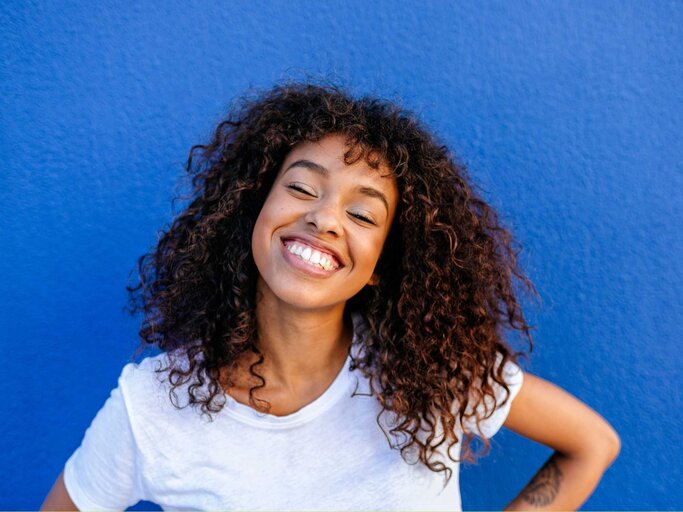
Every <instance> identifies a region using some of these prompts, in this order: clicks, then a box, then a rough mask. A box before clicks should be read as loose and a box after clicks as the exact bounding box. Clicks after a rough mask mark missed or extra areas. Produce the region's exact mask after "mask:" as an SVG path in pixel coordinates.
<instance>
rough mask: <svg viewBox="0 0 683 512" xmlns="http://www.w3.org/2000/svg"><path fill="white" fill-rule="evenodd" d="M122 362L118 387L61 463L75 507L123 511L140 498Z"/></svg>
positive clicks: (130, 368) (135, 448) (139, 475)
mask: <svg viewBox="0 0 683 512" xmlns="http://www.w3.org/2000/svg"><path fill="white" fill-rule="evenodd" d="M132 371H133V365H126V367H125V368H124V369H123V371H122V373H121V377H119V381H118V387H116V388H115V389H114V390H112V392H111V395H110V396H109V398H108V399H107V401H106V402H105V404H104V406H103V407H102V408H101V409H100V410H99V412H98V413H97V415H96V416H95V419H94V420H93V421H92V423H91V424H90V427H89V428H88V429H87V430H86V432H85V436H84V437H83V441H82V442H81V445H80V446H79V447H78V448H77V449H76V451H75V452H74V453H73V455H71V457H70V458H69V460H67V462H66V465H65V466H64V485H65V486H66V489H67V491H68V493H69V496H70V497H71V499H72V501H73V502H74V504H75V505H76V506H77V507H78V508H79V510H104V509H109V510H111V509H114V510H124V509H125V508H127V507H129V506H131V505H134V504H136V503H137V502H138V501H140V500H141V499H143V496H142V490H141V488H142V485H141V471H140V467H139V454H138V449H137V445H136V441H135V436H134V434H133V429H132V428H131V423H130V419H129V411H128V406H127V403H126V402H127V399H126V377H127V376H128V375H129V374H130V373H131V372H132Z"/></svg>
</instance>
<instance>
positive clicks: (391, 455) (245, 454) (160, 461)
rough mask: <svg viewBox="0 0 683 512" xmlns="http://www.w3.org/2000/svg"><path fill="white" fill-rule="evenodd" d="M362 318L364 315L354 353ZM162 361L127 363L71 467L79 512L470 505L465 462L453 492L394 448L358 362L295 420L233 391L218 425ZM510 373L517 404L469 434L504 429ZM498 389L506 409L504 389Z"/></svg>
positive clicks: (517, 378) (513, 370)
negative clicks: (179, 403)
mask: <svg viewBox="0 0 683 512" xmlns="http://www.w3.org/2000/svg"><path fill="white" fill-rule="evenodd" d="M360 321H362V320H360V318H359V317H358V316H354V325H355V328H356V329H355V330H356V335H355V336H354V343H353V346H352V351H354V354H356V353H357V352H356V351H357V350H359V349H358V347H359V346H361V344H359V343H358V325H359V324H358V322H360ZM164 357H166V356H165V354H162V355H159V356H156V357H151V358H146V359H144V360H143V361H142V362H141V363H139V364H128V365H126V366H125V367H124V368H123V371H122V372H121V376H120V378H119V380H118V387H117V388H115V389H114V390H113V391H112V392H111V396H110V397H109V399H108V400H107V401H106V402H105V404H104V406H103V407H102V409H100V411H99V412H98V413H97V415H96V417H95V419H94V420H93V422H92V424H91V425H90V427H89V428H88V430H87V431H86V433H85V436H84V438H83V441H82V443H81V446H80V447H79V448H78V449H77V450H76V451H75V452H74V453H73V455H72V456H71V457H70V458H69V460H68V461H67V462H66V465H65V468H64V483H65V485H66V488H67V491H68V492H69V495H70V496H71V499H72V500H73V502H74V503H75V504H76V506H77V507H78V508H79V509H81V510H84V509H87V510H95V509H118V510H122V509H125V508H127V507H129V506H131V505H134V504H135V503H137V502H138V501H140V500H147V501H151V502H154V503H156V504H158V505H159V506H161V507H162V508H163V509H175V510H179V509H183V510H192V509H193V510H219V509H220V510H461V500H460V484H459V464H456V463H453V462H452V461H450V459H448V458H444V459H442V460H444V462H446V464H448V466H449V467H451V468H452V470H453V476H452V478H451V480H450V482H449V483H448V485H447V486H446V487H444V485H443V484H444V476H443V475H444V474H443V473H435V472H432V471H430V470H429V469H428V468H427V467H426V466H424V464H422V463H420V462H418V463H417V464H408V463H407V462H406V461H404V460H403V458H402V457H401V454H400V452H399V451H398V450H397V449H391V448H390V446H389V443H388V441H387V438H386V437H385V435H384V434H383V433H382V431H381V429H380V428H379V426H378V425H377V422H376V418H377V413H378V412H379V411H380V409H381V407H380V406H379V402H378V401H377V398H376V397H374V396H364V395H363V393H367V392H368V391H369V386H368V382H367V379H365V378H364V377H363V376H362V374H361V373H360V371H358V370H356V371H350V370H349V364H350V357H349V358H347V360H346V362H345V364H344V367H343V368H342V370H341V372H340V373H339V374H338V376H337V377H336V378H335V380H334V381H333V382H332V384H331V385H330V387H329V388H327V390H325V392H324V393H323V394H322V395H321V396H320V397H318V398H317V399H316V400H314V401H313V402H311V403H310V404H308V405H306V406H305V407H303V408H302V409H300V410H298V411H297V412H295V413H292V414H289V415H287V416H273V415H269V414H262V413H259V412H257V411H255V410H254V409H252V408H250V407H247V406H246V405H243V404H241V403H239V402H237V401H236V400H234V399H233V398H232V397H230V396H229V395H226V404H225V407H224V408H223V409H222V410H221V412H219V413H215V414H214V415H213V418H214V419H213V421H208V420H207V419H206V418H205V417H202V416H201V415H200V414H199V413H198V412H197V410H195V409H193V408H192V407H187V408H185V409H181V410H179V409H176V408H175V407H174V406H173V405H172V404H171V402H170V400H169V396H168V389H169V388H168V384H167V383H165V382H164V383H162V382H160V381H159V376H158V375H157V374H156V373H155V372H154V369H155V368H156V365H157V363H158V362H160V361H161V360H163V358H164ZM505 373H506V376H507V377H506V378H507V380H506V382H507V383H508V384H509V386H510V391H511V395H510V399H509V400H508V401H507V402H506V403H505V404H504V405H502V406H498V407H497V409H496V410H495V412H494V413H493V415H492V416H491V417H490V418H488V419H486V420H484V421H482V422H481V424H480V425H481V433H479V432H476V431H475V428H474V423H473V421H472V422H470V423H469V424H466V430H468V431H471V432H473V433H476V434H478V435H479V434H480V435H483V436H484V437H487V438H489V437H491V436H493V435H494V434H495V433H496V432H497V431H498V430H499V429H500V427H501V426H502V424H503V422H504V421H505V418H506V417H507V414H508V411H509V408H510V404H511V402H512V399H513V398H514V397H515V396H516V394H517V392H518V391H519V389H520V387H521V384H522V380H523V373H522V371H521V369H520V368H519V366H517V365H515V364H514V363H508V366H506V368H505ZM185 389H186V388H184V387H181V388H179V389H178V390H177V392H178V396H179V397H181V398H182V393H183V392H185ZM495 390H496V395H497V397H498V398H497V400H496V404H498V403H500V402H501V401H502V400H503V398H504V397H505V394H504V391H503V388H502V387H499V386H496V387H495ZM354 392H355V393H354ZM352 395H353V396H352ZM488 404H489V406H490V405H494V404H492V403H491V402H490V401H489V402H488ZM383 418H385V416H383ZM390 422H391V420H383V424H384V425H389V424H390ZM458 428H459V427H458ZM385 430H386V431H387V432H388V428H386V427H385ZM458 437H459V438H460V439H462V433H461V431H460V430H458ZM392 441H393V438H392ZM444 444H445V443H444ZM459 445H460V443H458V445H457V446H458V447H459ZM454 452H455V453H456V455H458V456H459V452H460V450H459V448H458V449H454V450H452V453H454Z"/></svg>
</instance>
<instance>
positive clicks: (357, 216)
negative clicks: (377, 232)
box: [349, 213, 375, 226]
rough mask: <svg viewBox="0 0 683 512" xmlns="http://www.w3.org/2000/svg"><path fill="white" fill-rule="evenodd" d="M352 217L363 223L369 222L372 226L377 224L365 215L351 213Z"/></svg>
mask: <svg viewBox="0 0 683 512" xmlns="http://www.w3.org/2000/svg"><path fill="white" fill-rule="evenodd" d="M349 215H351V217H355V218H356V219H358V220H360V221H362V222H367V223H368V224H372V225H373V226H374V225H375V223H374V222H373V221H372V219H371V218H370V217H366V216H365V215H362V214H360V213H350V214H349Z"/></svg>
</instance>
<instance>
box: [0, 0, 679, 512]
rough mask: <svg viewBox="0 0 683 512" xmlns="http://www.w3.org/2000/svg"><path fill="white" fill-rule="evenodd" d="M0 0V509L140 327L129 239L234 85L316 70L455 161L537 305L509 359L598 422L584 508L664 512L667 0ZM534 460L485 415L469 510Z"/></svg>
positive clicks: (670, 152) (674, 405)
mask: <svg viewBox="0 0 683 512" xmlns="http://www.w3.org/2000/svg"><path fill="white" fill-rule="evenodd" d="M423 4H424V5H422V6H421V7H420V8H419V9H418V8H416V7H415V3H414V2H393V1H391V2H390V1H387V0H383V1H377V2H364V1H335V2H331V1H330V2H300V1H287V2H248V1H231V2H195V3H192V2H180V1H166V2H156V5H155V6H153V5H152V3H151V2H150V3H145V2H129V4H128V5H126V6H125V8H124V6H122V3H120V2H116V3H114V2H85V1H83V0H80V1H77V0H74V1H71V2H55V3H53V2H27V1H22V2H5V3H4V5H3V7H2V8H0V9H1V10H2V12H1V13H0V28H1V29H2V34H3V36H2V37H1V38H0V52H1V53H0V84H1V86H2V100H1V101H0V105H1V107H0V108H1V109H2V121H1V124H0V149H1V151H2V158H1V159H0V162H1V163H0V165H1V166H2V169H1V172H0V218H1V219H2V222H0V235H1V236H0V247H1V251H0V258H1V259H0V270H1V272H2V293H1V295H0V326H1V327H0V336H1V346H0V350H2V354H3V363H4V364H3V366H4V368H5V370H4V372H3V374H2V389H3V396H4V402H5V405H6V408H5V410H4V411H3V413H2V415H0V425H1V427H2V433H3V435H2V436H1V439H0V453H2V454H3V457H2V462H0V474H1V475H2V478H0V508H2V509H8V508H9V509H18V508H37V507H38V506H39V505H40V503H41V502H42V499H43V498H44V496H45V494H46V492H47V491H48V489H49V488H50V486H51V484H52V482H53V480H54V478H55V477H56V476H57V475H58V474H59V472H60V470H61V468H62V465H63V464H64V462H65V461H66V459H67V458H68V456H69V455H70V454H71V452H72V451H73V450H74V449H75V448H76V447H77V446H78V444H79V442H80V439H81V437H82V435H83V432H84V431H85V429H86V427H87V426H88V425H89V423H90V421H91V420H92V418H93V416H94V414H95V412H96V411H97V410H98V409H99V407H100V406H101V405H102V404H103V403H104V400H105V399H106V397H107V396H108V393H109V391H110V389H111V388H112V387H114V386H115V383H116V377H117V375H118V374H119V372H120V370H121V367H122V366H123V364H125V363H126V361H127V360H128V358H129V356H130V355H131V353H132V351H133V350H134V348H135V347H136V346H137V341H136V327H137V325H136V320H135V319H132V318H128V317H127V316H126V315H125V313H123V311H122V308H123V306H124V305H125V301H126V294H125V290H124V286H125V284H126V283H127V281H128V274H129V272H130V271H131V270H132V269H133V267H134V264H135V260H136V258H137V256H139V255H140V254H142V253H143V252H145V251H146V250H147V249H148V248H149V247H150V246H151V245H152V244H153V243H154V242H155V240H156V233H157V231H158V230H159V229H160V227H161V226H162V225H164V224H165V223H168V222H169V221H170V220H171V218H172V209H171V203H170V200H171V198H172V197H173V195H174V192H175V187H176V184H177V180H178V177H179V176H180V175H181V173H182V163H183V162H184V159H185V157H186V154H187V151H188V149H189V147H190V146H191V145H193V144H195V143H198V142H202V141H205V140H207V137H208V135H209V133H210V131H211V130H212V128H213V127H214V125H215V124H216V122H217V121H218V120H219V119H220V118H221V117H222V116H223V115H224V112H225V111H226V109H227V107H228V104H229V102H230V100H231V98H233V97H235V96H236V95H238V94H240V93H241V92H242V91H244V90H245V89H246V88H248V87H250V86H255V87H267V86H269V85H271V84H273V83H274V82H275V81H277V80H280V79H283V78H289V77H294V78H301V77H305V76H308V75H312V76H326V77H332V78H333V79H335V80H337V81H338V82H340V83H342V84H345V85H347V86H349V87H350V88H351V89H352V90H354V91H357V92H363V93H364V92H370V93H375V94H379V95H382V96H388V97H390V98H393V99H397V100H400V101H402V102H403V103H404V104H405V105H406V106H407V107H408V108H411V109H413V110H415V111H416V112H418V113H419V114H420V115H421V116H422V117H423V118H424V119H425V120H426V121H427V122H428V123H430V124H431V125H432V126H433V127H434V129H435V130H436V131H437V132H438V133H440V134H441V135H442V137H443V139H444V140H446V141H447V142H448V143H449V144H450V145H451V146H452V147H453V148H454V150H455V151H456V152H457V153H459V154H460V156H461V157H462V159H463V160H464V161H465V162H466V163H467V164H468V165H469V166H470V168H471V169H472V173H473V174H474V176H475V177H476V180H477V182H478V183H479V185H480V186H481V188H482V189H483V190H484V191H485V194H486V197H488V198H489V200H490V201H491V202H492V203H493V204H494V205H496V206H497V207H498V208H499V209H500V211H501V213H502V215H503V217H504V219H506V221H507V223H508V224H509V225H510V226H511V227H512V229H513V230H514V232H515V233H516V234H517V236H518V238H519V239H520V240H521V242H522V243H523V244H524V246H525V248H526V251H525V253H524V254H525V256H524V261H525V265H526V268H527V269H528V272H529V274H530V276H531V278H532V280H534V282H535V283H536V285H537V287H538V289H539V291H540V293H541V296H542V299H543V305H542V307H541V308H536V309H534V310H531V311H530V314H531V316H532V319H533V320H534V321H535V323H536V324H537V325H538V329H537V331H536V341H537V347H536V350H534V353H533V356H532V359H531V362H530V364H529V365H528V367H527V368H526V369H527V370H528V371H531V372H533V373H536V374H538V375H540V376H542V377H544V378H547V379H550V380H552V381H553V382H556V383H557V384H559V385H560V386H563V387H564V388H566V389H567V390H568V391H570V392H571V393H573V394H575V395H576V396H578V397H579V398H580V399H582V400H584V401H585V402H587V403H588V404H589V405H591V406H592V407H593V408H595V409H597V410H598V411H599V412H600V413H601V414H602V415H604V416H605V417H606V418H607V419H608V420H609V421H610V422H611V423H612V424H613V425H614V426H615V427H616V429H617V430H618V431H619V433H620V434H621V437H622V441H623V447H622V453H621V456H620V457H619V459H618V460H617V462H616V463H615V464H614V465H613V466H612V467H611V468H610V470H609V471H608V472H607V474H606V475H605V477H604V480H603V481H602V483H601V484H600V486H599V488H598V489H597V490H596V492H595V494H594V495H593V497H592V498H591V499H590V500H589V501H588V503H587V504H586V506H585V508H587V509H636V508H638V509H643V508H645V509H671V508H678V509H680V508H683V491H682V489H681V486H680V482H681V481H683V476H682V475H681V460H683V448H682V447H683V442H681V427H682V423H683V421H682V413H681V410H682V409H683V403H682V400H681V385H680V382H681V377H682V375H681V363H680V359H681V323H682V320H683V308H682V307H681V306H682V304H681V298H680V295H681V290H682V289H683V265H682V264H681V255H682V254H683V251H682V249H683V243H682V242H683V236H682V235H681V223H682V221H683V213H682V212H683V201H682V199H681V191H683V172H682V171H683V166H682V162H683V151H682V143H681V132H682V131H683V88H682V87H681V81H682V80H683V76H682V75H683V73H682V71H683V44H682V43H683V3H681V2H680V1H672V0H670V1H659V2H635V1H626V2H623V1H600V2H594V1H592V0H591V1H578V2H577V1H571V2H570V1H568V0H566V1H548V2H540V1H534V2H531V1H516V2H509V1H498V2H496V1H494V2H486V3H485V4H484V5H480V4H482V3H481V2H469V3H466V4H465V3H462V4H460V3H455V2H447V1H443V2H425V3H423ZM549 454H550V451H549V450H548V449H546V448H545V447H542V446H538V445H535V444H534V443H531V442H530V441H527V440H524V439H522V438H519V437H518V436H516V435H514V434H512V433H511V432H502V433H500V434H498V435H497V436H496V437H495V438H494V446H493V452H492V454H491V455H490V456H489V457H487V458H486V459H484V460H483V461H482V463H481V464H480V465H479V466H477V467H466V468H464V469H463V477H462V494H463V504H464V506H465V508H469V509H472V508H487V509H495V508H499V507H502V506H504V505H505V504H506V502H507V501H508V500H509V499H511V498H512V497H513V496H514V495H515V494H516V493H517V492H518V491H519V490H520V489H521V488H522V487H523V485H524V484H525V483H526V482H527V480H528V479H529V478H530V477H531V476H532V474H533V473H534V472H535V471H536V469H537V468H538V467H539V466H540V465H541V464H542V462H543V461H544V460H545V458H546V457H547V456H548V455H549Z"/></svg>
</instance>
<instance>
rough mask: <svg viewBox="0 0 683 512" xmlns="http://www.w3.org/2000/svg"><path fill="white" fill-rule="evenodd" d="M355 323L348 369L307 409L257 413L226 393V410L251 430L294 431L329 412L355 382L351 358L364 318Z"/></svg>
mask: <svg viewBox="0 0 683 512" xmlns="http://www.w3.org/2000/svg"><path fill="white" fill-rule="evenodd" d="M352 320H353V339H352V341H351V349H350V351H349V354H347V356H346V360H345V361H344V365H343V366H342V368H341V370H340V371H339V373H338V374H337V376H336V377H335V378H334V380H333V381H332V383H331V384H330V385H329V386H328V387H327V389H326V390H325V391H323V393H322V394H321V395H320V396H319V397H318V398H316V399H315V400H313V401H312V402H311V403H309V404H307V405H305V406H303V407H302V408H301V409H299V410H298V411H296V412H293V413H291V414H287V415H284V416H275V415H273V414H268V413H262V412H259V411H257V410H256V409H254V408H252V407H249V406H248V405H244V404H243V403H240V402H238V401H237V400H235V399H234V398H233V397H232V396H230V395H229V394H228V393H225V398H226V402H225V407H224V408H223V410H224V411H225V413H226V414H228V415H229V416H231V417H232V418H234V419H236V420H238V421H240V422H242V423H246V424H248V425H251V426H255V427H261V428H266V429H282V428H292V427H296V426H299V425H302V424H304V423H307V422H309V421H311V420H313V419H314V418H316V417H318V416H320V415H321V414H323V413H324V412H325V411H327V410H329V409H330V408H331V407H332V406H333V405H334V404H335V403H337V402H338V401H339V399H341V398H342V396H344V394H345V393H346V392H347V391H348V390H349V389H350V388H351V384H352V381H353V378H352V375H351V372H350V370H349V367H350V365H351V357H352V356H351V354H352V353H353V352H354V351H355V350H357V349H358V348H359V347H358V338H359V327H360V326H359V323H360V322H361V321H362V319H361V318H360V315H358V314H354V315H352Z"/></svg>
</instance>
